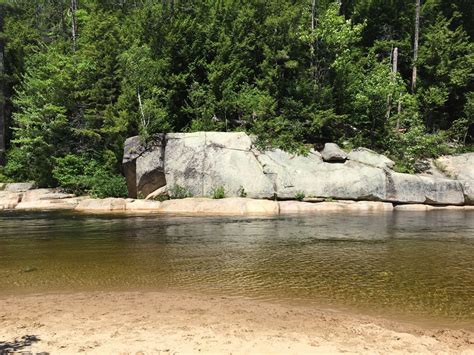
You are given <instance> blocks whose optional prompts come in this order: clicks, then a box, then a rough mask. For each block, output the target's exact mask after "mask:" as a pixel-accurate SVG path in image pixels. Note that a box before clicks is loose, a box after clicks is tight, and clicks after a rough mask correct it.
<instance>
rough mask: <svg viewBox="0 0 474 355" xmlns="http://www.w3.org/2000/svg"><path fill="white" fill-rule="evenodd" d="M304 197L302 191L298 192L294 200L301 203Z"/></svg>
mask: <svg viewBox="0 0 474 355" xmlns="http://www.w3.org/2000/svg"><path fill="white" fill-rule="evenodd" d="M305 197H306V195H305V193H304V192H303V191H298V192H297V193H296V195H295V199H296V200H298V201H303V200H304V198H305Z"/></svg>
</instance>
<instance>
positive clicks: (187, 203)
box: [0, 189, 474, 216]
mask: <svg viewBox="0 0 474 355" xmlns="http://www.w3.org/2000/svg"><path fill="white" fill-rule="evenodd" d="M2 210H4V211H74V212H84V213H95V212H98V213H110V212H114V213H115V212H119V213H132V214H133V213H157V214H164V215H198V216H205V215H212V216H278V215H294V214H311V213H323V212H377V213H385V212H393V211H397V212H398V211H400V212H405V211H407V212H429V211H446V210H449V211H462V212H464V211H474V205H468V204H466V205H431V204H416V203H404V204H399V203H397V202H388V201H370V200H368V201H357V200H332V199H320V198H306V199H304V200H302V201H299V200H268V199H253V198H244V197H226V198H222V199H213V198H204V197H190V198H184V199H169V200H164V201H161V202H160V201H154V200H146V199H145V200H143V199H132V198H104V199H94V198H90V197H89V196H79V197H77V196H74V195H71V194H67V193H64V192H62V191H61V190H59V189H32V190H27V191H19V192H11V191H0V211H2Z"/></svg>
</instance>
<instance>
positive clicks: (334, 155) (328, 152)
mask: <svg viewBox="0 0 474 355" xmlns="http://www.w3.org/2000/svg"><path fill="white" fill-rule="evenodd" d="M321 155H322V157H323V160H324V161H327V162H344V161H345V160H346V159H347V154H346V152H344V151H343V150H342V149H341V148H339V146H338V145H337V144H336V143H326V144H325V145H324V149H323V150H322V151H321Z"/></svg>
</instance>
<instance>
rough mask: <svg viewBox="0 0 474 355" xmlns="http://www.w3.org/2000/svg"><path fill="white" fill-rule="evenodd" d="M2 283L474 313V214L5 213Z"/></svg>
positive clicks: (7, 288)
mask: <svg viewBox="0 0 474 355" xmlns="http://www.w3.org/2000/svg"><path fill="white" fill-rule="evenodd" d="M0 233H1V234H0V277H1V280H2V282H1V290H0V293H2V292H3V293H12V292H13V293H14V292H22V293H24V292H37V291H60V290H112V289H119V290H135V289H151V290H165V289H170V288H172V289H190V290H197V291H200V292H209V293H216V294H227V295H237V296H244V297H251V298H259V299H266V300H277V301H302V302H305V303H311V302H314V303H318V304H321V303H324V304H328V305H339V306H340V305H342V306H348V307H357V308H365V309H367V308H370V309H372V310H374V311H380V310H384V311H387V312H398V313H405V314H408V315H420V316H436V317H440V318H441V317H442V318H444V319H451V320H454V319H457V320H465V321H470V320H474V298H473V297H472V295H473V294H474V262H473V257H474V214H473V213H469V212H466V213H462V212H446V211H444V212H441V211H440V212H430V213H420V214H418V213H387V214H373V215H371V214H365V215H357V214H336V213H332V214H318V215H312V216H292V217H279V218H205V217H165V216H156V215H153V216H142V217H140V216H120V215H113V216H105V215H92V216H91V215H89V216H87V215H79V214H64V213H55V214H46V213H45V214H17V213H3V214H0Z"/></svg>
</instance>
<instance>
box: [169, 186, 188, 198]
mask: <svg viewBox="0 0 474 355" xmlns="http://www.w3.org/2000/svg"><path fill="white" fill-rule="evenodd" d="M168 195H169V197H170V198H171V199H175V200H176V199H182V198H187V197H193V194H192V193H191V192H190V191H189V190H188V189H187V188H185V187H183V186H180V185H174V186H173V187H172V188H171V189H170V190H169V192H168Z"/></svg>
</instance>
